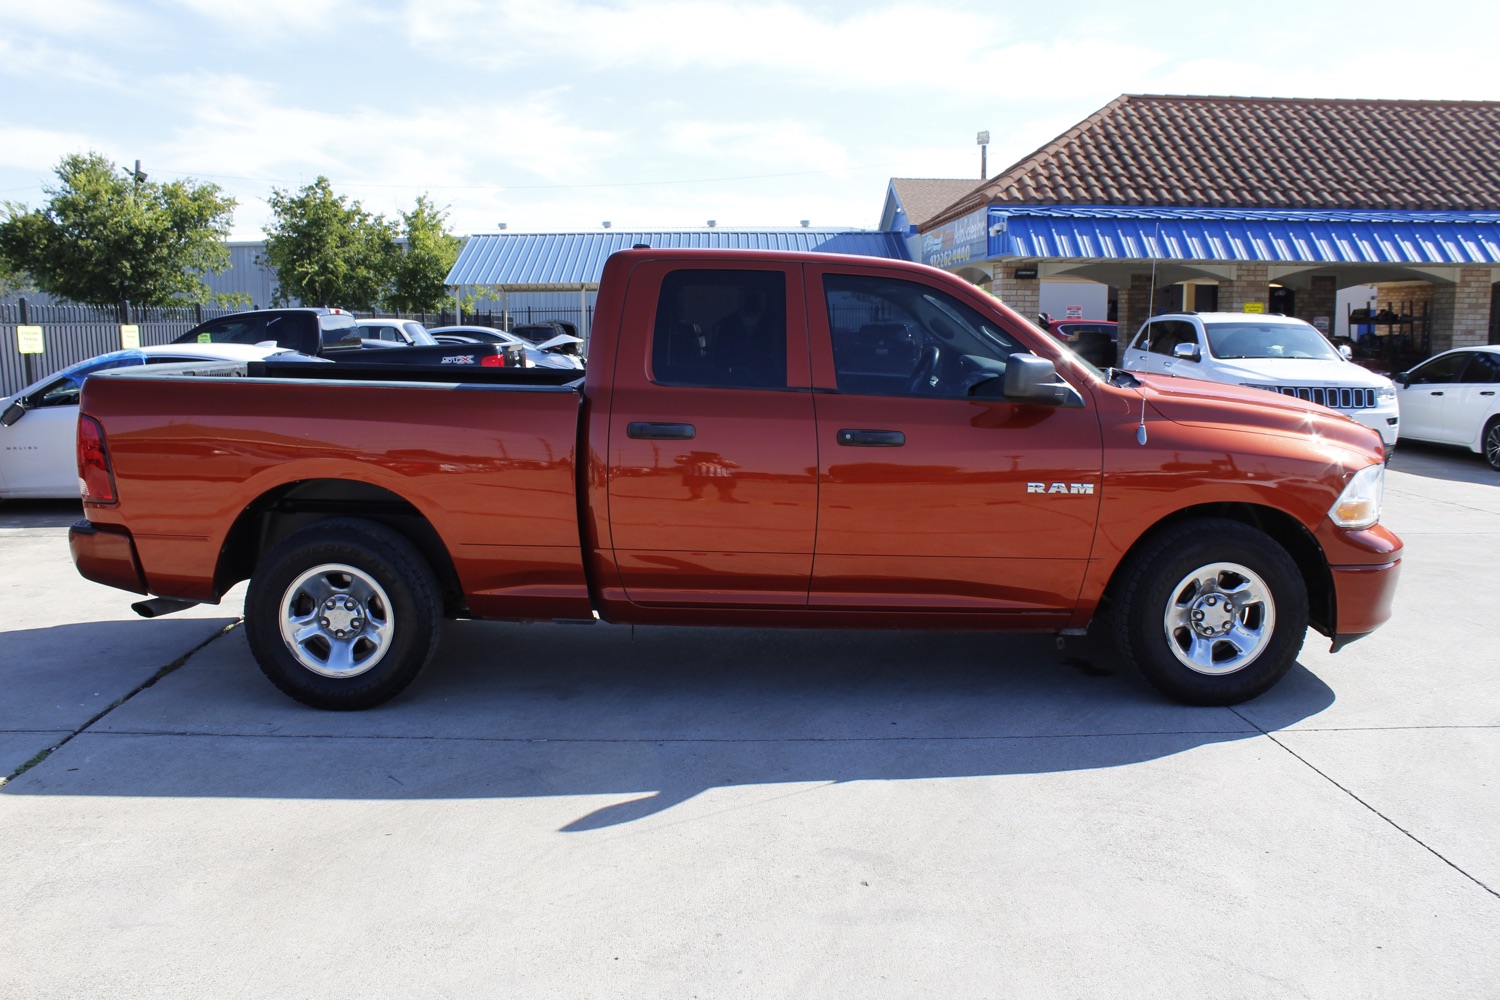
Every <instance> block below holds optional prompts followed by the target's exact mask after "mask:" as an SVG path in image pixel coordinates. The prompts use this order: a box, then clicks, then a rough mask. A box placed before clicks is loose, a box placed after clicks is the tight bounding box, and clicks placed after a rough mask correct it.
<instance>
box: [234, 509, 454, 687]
mask: <svg viewBox="0 0 1500 1000" xmlns="http://www.w3.org/2000/svg"><path fill="white" fill-rule="evenodd" d="M441 622H442V599H441V597H440V594H439V590H438V585H437V579H436V577H435V576H434V575H433V572H432V568H431V567H430V566H429V565H428V564H427V560H426V559H424V558H423V557H422V554H421V553H420V552H419V551H418V550H417V548H416V546H414V545H413V544H412V543H411V542H410V541H408V540H407V539H406V538H405V537H404V536H402V535H401V534H399V533H398V532H396V531H393V530H392V529H390V528H387V527H385V526H384V525H381V524H377V523H375V522H373V521H365V520H360V519H356V518H334V519H330V520H326V521H319V522H318V523H316V524H312V525H309V526H308V527H306V528H303V529H302V530H300V531H297V532H295V533H294V534H292V535H289V536H288V537H287V538H286V539H284V540H283V541H282V542H281V543H280V544H279V545H277V546H276V547H275V548H274V549H273V550H272V551H271V552H270V554H269V555H268V556H267V557H266V558H265V559H264V560H263V561H262V562H261V564H260V565H259V566H258V567H257V568H256V571H255V574H254V576H253V577H252V578H251V580H250V587H249V590H248V592H247V594H246V596H245V635H246V638H247V639H248V640H249V642H250V650H251V652H252V653H254V654H255V661H256V663H258V664H259V665H260V669H261V671H262V672H264V673H265V675H266V677H268V678H269V679H270V681H271V683H273V684H275V685H276V686H277V687H278V688H280V689H281V690H282V691H283V692H284V693H285V694H287V695H289V696H291V697H292V698H295V699H296V700H297V701H300V702H302V703H303V704H304V705H310V706H312V707H313V708H323V709H331V710H335V711H349V710H357V709H365V708H373V707H374V706H376V705H379V704H381V703H383V702H386V701H389V700H390V699H391V698H394V697H395V696H396V695H398V694H400V693H401V692H402V691H403V690H405V689H406V687H407V685H409V684H410V683H411V682H412V681H413V680H415V679H416V676H417V674H419V673H420V672H421V671H422V668H423V667H425V666H426V665H427V664H428V663H429V662H430V661H431V660H432V657H433V654H434V653H435V652H436V650H437V640H438V634H439V628H440V625H441Z"/></svg>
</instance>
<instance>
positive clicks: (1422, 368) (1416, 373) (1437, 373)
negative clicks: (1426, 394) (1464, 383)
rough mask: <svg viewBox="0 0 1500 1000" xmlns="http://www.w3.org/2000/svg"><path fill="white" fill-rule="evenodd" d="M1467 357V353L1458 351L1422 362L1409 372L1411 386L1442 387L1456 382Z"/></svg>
mask: <svg viewBox="0 0 1500 1000" xmlns="http://www.w3.org/2000/svg"><path fill="white" fill-rule="evenodd" d="M1469 357H1470V354H1469V352H1468V351H1459V352H1457V353H1455V354H1443V355H1439V356H1438V357H1435V358H1432V359H1431V360H1429V361H1424V362H1422V363H1421V364H1420V365H1417V367H1415V368H1413V369H1412V370H1411V383H1412V384H1413V385H1442V384H1446V383H1449V382H1457V381H1458V374H1459V372H1461V371H1463V368H1464V365H1465V364H1467V363H1468V360H1469Z"/></svg>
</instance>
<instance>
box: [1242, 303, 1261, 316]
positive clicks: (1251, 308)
mask: <svg viewBox="0 0 1500 1000" xmlns="http://www.w3.org/2000/svg"><path fill="white" fill-rule="evenodd" d="M1244 311H1245V312H1247V313H1263V312H1265V311H1266V304H1265V303H1264V302H1246V303H1245V310H1244Z"/></svg>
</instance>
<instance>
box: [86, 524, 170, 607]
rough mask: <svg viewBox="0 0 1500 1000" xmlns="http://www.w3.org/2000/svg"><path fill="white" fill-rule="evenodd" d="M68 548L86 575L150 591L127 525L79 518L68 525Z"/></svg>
mask: <svg viewBox="0 0 1500 1000" xmlns="http://www.w3.org/2000/svg"><path fill="white" fill-rule="evenodd" d="M68 550H69V551H70V552H71V553H72V554H73V565H74V566H77V567H78V572H79V573H80V574H82V576H83V578H84V579H86V580H93V581H94V582H95V583H102V584H104V585H105V586H106V587H116V588H118V589H120V590H128V591H130V592H131V593H133V594H146V593H150V591H148V590H147V589H146V577H145V574H143V573H142V572H141V561H140V558H139V557H137V555H136V552H135V540H134V539H133V538H131V537H130V532H129V531H127V530H126V529H124V528H117V527H112V526H109V525H98V524H94V523H93V522H92V521H79V522H78V523H76V524H74V525H73V526H72V527H71V528H69V529H68Z"/></svg>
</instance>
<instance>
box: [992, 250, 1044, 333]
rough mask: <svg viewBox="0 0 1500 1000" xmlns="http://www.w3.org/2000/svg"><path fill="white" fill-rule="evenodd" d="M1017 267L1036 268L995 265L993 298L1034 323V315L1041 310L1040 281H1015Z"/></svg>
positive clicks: (1037, 279)
mask: <svg viewBox="0 0 1500 1000" xmlns="http://www.w3.org/2000/svg"><path fill="white" fill-rule="evenodd" d="M1018 266H1019V267H1030V268H1035V267H1036V265H1035V264H1020V265H1017V264H1012V263H1009V262H1006V263H1003V264H996V265H995V281H994V285H993V287H994V291H995V297H996V298H998V299H999V300H1000V301H1001V302H1004V303H1005V304H1006V305H1008V306H1010V307H1011V308H1012V309H1014V310H1015V311H1016V312H1018V313H1020V314H1021V315H1022V316H1025V317H1026V318H1027V319H1029V320H1031V321H1032V322H1033V323H1035V322H1036V315H1037V313H1038V312H1040V311H1041V308H1042V281H1041V278H1039V277H1038V278H1026V279H1024V280H1017V279H1016V268H1017V267H1018Z"/></svg>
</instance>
